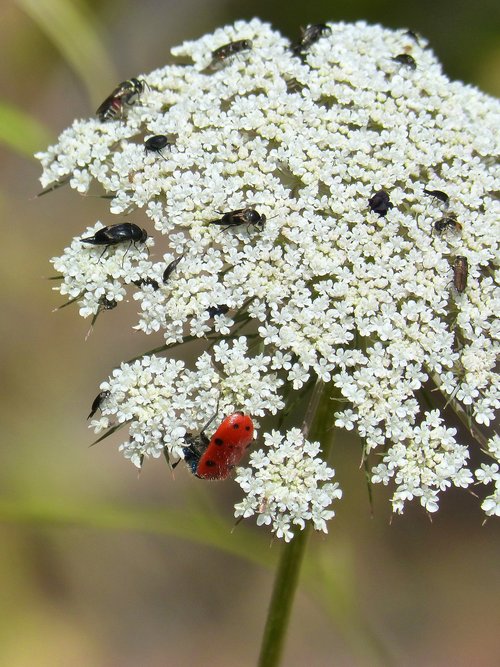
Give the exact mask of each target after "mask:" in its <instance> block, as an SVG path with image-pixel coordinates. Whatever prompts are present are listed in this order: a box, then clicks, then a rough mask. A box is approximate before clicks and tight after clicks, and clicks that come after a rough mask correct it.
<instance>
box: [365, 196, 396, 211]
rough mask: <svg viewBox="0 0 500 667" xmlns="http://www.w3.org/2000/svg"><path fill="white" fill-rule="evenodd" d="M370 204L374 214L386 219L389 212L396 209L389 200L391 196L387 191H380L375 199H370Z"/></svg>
mask: <svg viewBox="0 0 500 667" xmlns="http://www.w3.org/2000/svg"><path fill="white" fill-rule="evenodd" d="M368 204H369V206H370V208H371V210H372V211H373V212H374V213H378V214H379V215H380V216H381V217H385V216H386V215H387V212H388V211H389V210H390V209H391V208H394V204H393V203H392V202H391V201H390V200H389V195H388V194H387V192H386V191H385V190H379V191H378V192H376V193H375V194H374V195H373V197H370V199H369V200H368Z"/></svg>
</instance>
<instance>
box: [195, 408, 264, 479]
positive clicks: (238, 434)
mask: <svg viewBox="0 0 500 667" xmlns="http://www.w3.org/2000/svg"><path fill="white" fill-rule="evenodd" d="M212 419H213V418H212ZM212 419H211V420H210V421H212ZM208 424H210V422H208ZM208 424H207V425H206V426H205V427H204V429H203V430H202V431H201V433H200V435H199V436H193V435H191V434H190V433H186V442H187V445H188V446H187V447H184V460H185V461H186V463H187V464H188V466H189V467H190V468H191V471H192V473H193V474H194V475H196V477H200V478H201V479H226V478H227V477H229V475H230V473H231V471H232V469H233V468H234V467H235V466H236V465H237V464H238V463H239V461H240V460H241V457H242V456H243V454H244V453H245V450H246V449H247V447H249V446H250V444H251V443H252V440H253V422H252V420H251V419H250V417H249V416H248V415H245V414H244V413H243V412H233V414H232V415H229V416H228V417H226V418H225V419H224V420H223V421H222V423H221V425H220V426H219V428H218V429H217V430H216V431H215V433H214V434H213V436H212V437H211V438H210V440H209V439H208V437H207V436H206V435H205V429H206V428H207V426H208Z"/></svg>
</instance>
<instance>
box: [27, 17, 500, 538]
mask: <svg viewBox="0 0 500 667" xmlns="http://www.w3.org/2000/svg"><path fill="white" fill-rule="evenodd" d="M328 28H329V29H325V30H323V31H321V32H320V34H319V35H318V38H317V40H316V41H313V43H312V44H311V45H308V46H307V48H300V49H299V48H295V49H293V48H291V45H290V43H289V41H288V40H287V39H285V38H284V37H282V36H281V35H280V34H278V33H277V32H275V31H273V30H272V29H271V28H270V26H269V25H267V24H265V23H262V22H260V21H258V20H256V19H254V20H252V21H250V22H243V21H241V22H237V23H235V24H234V25H232V26H227V27H224V28H221V29H219V30H217V31H215V33H214V34H211V35H206V36H204V37H202V38H201V39H199V40H197V41H194V42H186V43H185V44H183V45H182V46H180V47H177V48H175V49H173V50H172V53H173V54H174V55H175V56H176V57H178V58H180V59H182V64H175V65H169V66H166V67H164V68H161V69H158V70H156V71H154V72H151V73H150V74H147V75H141V76H140V77H139V80H140V81H141V82H144V85H142V88H143V90H142V92H141V93H140V95H139V96H138V97H137V96H136V97H134V99H131V100H130V104H123V108H121V109H120V112H121V113H120V114H117V116H116V119H115V120H107V121H105V122H102V121H100V120H99V119H98V118H90V119H85V120H78V121H75V123H74V124H73V126H72V127H71V128H69V129H68V130H66V131H65V132H63V133H62V135H61V137H60V138H59V142H58V144H57V145H55V146H53V147H51V148H49V149H48V151H47V152H45V153H42V154H40V155H39V158H40V159H41V161H42V164H43V167H44V172H43V176H42V179H41V180H42V184H43V186H44V187H46V186H49V187H50V186H53V185H54V184H57V183H64V182H67V181H68V180H69V183H70V185H71V187H73V188H75V189H76V190H77V191H78V192H81V193H85V192H86V191H87V190H88V189H89V188H90V186H91V184H92V183H97V184H99V185H100V186H102V188H103V189H104V191H105V192H106V193H107V194H108V195H112V199H111V212H112V213H114V214H128V213H132V212H134V211H135V213H134V217H135V222H136V223H137V224H139V223H138V219H139V216H140V213H139V211H143V215H142V218H143V217H144V214H145V216H147V218H149V219H150V221H151V223H152V224H150V225H149V227H154V229H155V230H156V234H155V233H154V232H152V230H151V229H149V230H148V233H149V234H150V236H154V248H153V240H152V239H148V241H147V243H146V244H143V245H140V246H137V244H135V245H134V244H133V245H132V247H127V246H125V245H122V246H120V247H118V246H113V247H110V248H108V249H106V251H105V253H104V254H103V255H102V257H100V258H99V255H100V254H101V253H102V250H101V248H98V247H94V246H93V247H84V244H82V243H81V241H80V238H81V237H79V238H78V239H75V240H74V241H73V243H72V244H71V246H70V247H69V248H68V249H67V250H66V251H65V253H64V254H63V256H62V257H60V258H56V259H54V260H53V263H54V265H55V267H56V269H57V270H58V271H59V272H60V274H61V276H62V282H61V284H60V288H59V289H60V291H61V293H62V294H65V295H68V296H69V297H70V299H78V300H79V304H80V309H81V314H82V315H84V316H85V315H90V314H94V315H95V313H96V312H98V311H99V309H100V308H101V307H102V305H103V299H108V300H114V301H116V302H119V301H121V300H123V299H124V298H126V295H127V294H130V293H132V294H133V297H134V299H135V300H136V301H137V304H138V308H139V319H138V322H137V325H136V328H138V329H140V330H142V331H143V332H145V333H146V334H151V333H153V332H158V331H161V332H162V334H163V337H164V341H165V349H169V348H170V347H172V346H174V345H176V344H178V343H181V342H184V341H186V340H191V339H192V338H199V339H208V341H209V344H208V351H207V353H205V354H204V355H202V356H201V357H200V359H199V360H198V362H197V370H196V371H189V370H188V369H187V368H186V367H184V366H180V365H179V363H180V362H174V361H173V360H168V359H160V358H155V357H147V358H143V359H142V360H140V361H137V362H135V363H133V364H124V365H122V367H121V369H120V370H119V371H116V372H115V374H114V375H113V376H112V378H111V379H110V380H109V382H107V383H104V384H103V385H102V388H103V390H106V391H108V390H109V392H110V394H109V398H108V399H106V401H105V402H104V404H103V417H102V419H100V420H95V421H94V422H93V425H94V426H95V427H96V428H97V430H99V429H104V428H107V427H109V426H112V425H113V424H114V423H117V422H127V423H128V424H129V429H130V442H126V443H124V444H123V445H122V449H123V451H124V454H125V455H126V456H128V457H129V458H131V459H132V460H133V461H134V462H135V463H136V464H139V463H140V462H141V461H142V459H143V457H145V456H158V455H159V454H160V453H162V452H164V451H165V452H167V453H169V454H170V455H182V447H183V436H184V433H185V429H186V428H187V427H188V425H189V428H192V425H193V424H195V425H197V426H199V427H201V425H202V423H203V421H204V420H205V419H206V417H207V415H208V416H210V415H209V413H210V410H212V411H213V410H215V408H216V405H217V401H220V404H219V412H220V413H221V415H222V414H228V410H231V409H244V410H246V411H247V412H248V413H249V414H251V415H252V416H257V417H258V416H260V415H266V414H268V413H271V414H274V413H275V412H276V411H277V410H281V409H282V407H283V406H284V405H287V406H289V405H290V404H291V403H293V402H294V401H296V397H297V395H298V392H300V391H303V390H305V389H307V388H308V387H309V385H310V384H311V383H313V382H314V381H315V380H316V379H318V378H319V379H320V380H322V381H323V382H325V383H327V384H330V388H332V387H334V388H335V391H336V392H337V397H338V400H339V401H343V402H344V403H345V407H344V405H342V408H344V409H340V410H339V403H338V402H337V403H332V423H333V422H334V423H335V424H336V425H337V426H338V427H341V428H345V429H348V430H353V429H355V430H356V431H357V432H358V434H359V435H360V436H361V438H362V439H363V442H364V451H365V454H366V456H368V455H369V454H370V453H371V452H373V451H374V450H376V454H377V455H379V456H378V465H376V466H375V467H374V468H373V473H372V480H373V482H382V483H384V484H387V483H389V482H390V481H392V482H394V483H395V484H396V489H395V493H394V496H393V507H394V510H395V511H397V512H401V511H403V507H404V505H405V502H406V501H407V500H409V499H412V498H414V497H418V498H419V499H420V502H421V503H422V505H423V506H424V507H425V508H426V509H427V510H428V511H435V510H436V509H437V507H438V501H439V495H440V493H441V492H442V491H443V490H445V489H446V488H448V487H449V486H450V485H454V486H461V487H467V486H468V485H470V484H471V483H472V474H471V472H470V470H469V469H468V467H467V466H468V460H469V451H468V447H467V445H466V443H464V442H461V441H460V438H459V436H458V435H457V432H456V431H455V430H454V429H450V428H447V427H446V426H445V424H444V420H443V416H442V413H441V412H440V411H439V410H437V409H431V410H428V409H427V408H426V407H425V404H424V403H423V402H422V401H421V398H422V392H424V391H425V392H427V391H428V390H429V388H430V387H432V386H434V387H436V388H438V389H439V390H440V391H441V392H442V394H444V395H445V397H446V399H447V400H448V401H449V403H450V405H451V406H452V407H453V408H454V409H455V410H456V411H457V413H458V414H459V416H460V418H461V420H462V422H463V423H464V425H465V426H466V427H467V428H466V430H468V431H469V432H471V433H472V434H473V435H475V436H477V439H478V440H479V442H481V444H482V445H483V447H484V445H485V443H486V441H487V436H486V435H485V434H483V433H482V432H481V431H480V429H481V428H486V427H488V426H489V425H490V424H492V422H493V418H494V412H495V410H496V409H497V408H498V405H499V392H498V381H497V376H496V375H495V363H496V358H497V350H498V348H497V340H498V319H497V313H498V312H499V310H500V299H499V291H498V288H497V286H496V283H495V275H496V274H495V271H496V270H497V251H498V240H499V235H498V232H499V228H498V214H499V211H500V205H499V202H498V198H497V193H498V190H499V189H500V188H499V178H498V175H499V174H498V161H497V158H498V152H499V146H498V143H499V142H498V127H499V121H500V106H499V104H498V102H497V101H495V100H493V99H491V98H489V97H487V96H486V95H483V94H481V93H480V92H478V91H477V90H476V89H474V88H472V87H470V86H466V85H463V84H462V83H457V82H450V81H449V80H448V79H447V77H446V76H445V75H444V74H443V72H442V70H441V67H440V65H439V63H438V62H437V61H436V58H435V56H434V54H433V53H432V51H431V50H430V49H429V48H427V45H426V43H425V41H424V40H422V39H421V38H416V36H415V35H414V34H413V33H409V32H407V31H403V30H400V31H389V30H386V29H384V28H382V27H380V26H368V25H366V24H363V23H358V24H354V25H346V24H342V23H341V24H330V25H329V26H328ZM239 40H245V44H246V46H245V48H244V49H236V48H235V49H233V50H234V53H233V54H232V55H229V56H228V57H227V58H224V59H222V60H220V62H217V63H214V54H213V52H214V51H216V50H217V49H219V48H220V47H222V46H224V45H226V44H228V43H230V42H236V41H239ZM249 43H251V44H250V46H248V44H249ZM250 47H251V48H250ZM230 51H231V50H230ZM236 51H239V52H236ZM156 135H165V136H168V138H169V142H170V143H173V144H174V145H172V146H168V147H167V148H165V150H162V152H161V154H159V153H157V152H154V151H150V150H145V147H144V140H145V139H147V138H149V137H151V136H156ZM248 211H250V213H248ZM127 220H128V218H127ZM106 224H109V223H106ZM143 224H144V225H145V226H146V227H147V226H148V225H147V223H144V222H141V223H140V225H141V226H142V225H143ZM100 227H102V223H98V225H96V226H95V227H92V228H89V229H87V230H86V232H85V233H84V234H82V236H83V237H84V236H88V235H89V234H93V233H95V232H96V231H97V230H98V229H99V228H100ZM162 237H163V239H162ZM153 252H155V253H158V254H153ZM457 257H459V258H464V261H462V260H460V261H459V262H458V263H457ZM458 264H460V265H461V267H462V269H461V274H460V275H458V269H457V268H456V267H457V266H458ZM454 267H455V268H454ZM238 337H239V338H238ZM200 363H201V364H202V366H201V367H200V366H199V364H200ZM266 438H271V436H266V435H265V434H264V441H265V442H266V443H270V440H268V439H266ZM301 438H302V436H301V435H300V434H299V433H298V432H297V431H295V430H293V429H292V430H291V431H289V432H288V433H287V434H285V435H280V436H277V435H273V436H272V438H271V440H272V443H273V448H272V449H270V450H269V454H266V453H263V454H262V455H259V456H257V455H254V456H253V457H252V459H251V465H252V466H253V467H254V469H255V472H254V473H250V472H248V471H247V472H246V473H245V474H243V473H241V474H240V476H239V477H238V479H239V481H240V483H243V484H244V489H245V490H246V491H247V493H249V494H250V495H249V496H248V497H247V500H246V501H244V502H243V503H242V506H241V507H243V506H244V507H245V508H246V509H245V511H246V512H247V513H248V511H250V510H249V508H253V511H255V502H264V504H266V503H267V505H266V508H267V509H266V510H265V511H262V512H261V513H260V514H259V516H260V517H261V518H260V520H262V517H266V520H267V518H268V517H269V520H270V521H272V522H273V529H274V530H276V532H277V533H279V534H280V535H283V536H284V537H285V538H287V536H289V535H290V526H291V525H293V524H295V525H300V521H302V519H304V520H306V518H305V517H306V514H307V512H310V517H309V518H310V519H311V520H312V521H313V522H314V523H315V525H316V527H319V528H320V529H323V528H324V523H322V521H323V520H324V518H325V517H326V515H325V513H324V512H325V511H326V510H321V511H320V510H319V509H318V507H323V508H324V507H326V506H327V505H328V503H326V501H325V495H328V494H329V497H330V500H333V499H334V498H336V497H337V495H338V492H337V489H336V487H335V485H333V486H332V485H329V483H327V484H324V485H323V486H321V494H323V495H322V496H321V498H320V499H319V500H318V497H317V496H315V499H314V500H313V499H309V500H307V501H305V500H304V502H305V503H306V504H305V505H304V506H303V505H302V504H301V502H302V501H301V500H300V499H296V500H293V502H292V501H289V499H287V500H286V502H285V501H283V502H281V501H279V500H278V499H276V498H274V496H272V494H271V493H270V492H269V489H268V486H266V485H267V484H268V483H269V481H268V480H267V478H264V476H263V475H264V472H263V470H267V471H268V473H269V475H270V479H273V480H274V479H276V476H275V475H279V472H278V470H277V467H279V462H280V461H281V462H282V464H283V465H284V466H285V467H286V465H288V463H286V462H289V461H290V460H295V461H297V457H299V458H300V451H301V449H300V447H299V448H298V449H293V455H292V453H291V452H292V450H291V449H289V448H290V447H291V448H295V447H296V446H297V443H304V441H303V440H302V439H301ZM490 442H492V441H490ZM269 446H270V444H269ZM311 446H312V445H311ZM281 448H282V449H283V450H284V452H285V453H281V454H280V453H279V452H280V449H281ZM485 451H486V452H487V454H488V455H489V456H490V457H492V458H493V459H495V460H496V461H498V459H499V455H498V447H495V446H491V447H486V448H485ZM271 452H273V453H272V454H271ZM286 452H288V453H286ZM302 455H303V461H304V466H305V467H304V470H306V471H309V473H310V475H311V478H312V479H313V481H312V487H314V488H319V487H317V486H316V482H315V481H314V480H316V481H321V482H323V478H322V477H321V476H320V477H317V475H321V474H322V473H320V467H319V468H317V467H315V465H312V464H311V466H310V467H307V466H308V464H307V461H309V463H311V461H310V457H315V456H316V453H313V454H311V452H309V451H308V450H307V448H306V447H305V445H304V449H303V450H302ZM380 455H381V456H382V460H381V462H380ZM266 457H267V458H266ZM280 457H281V458H280ZM311 460H313V461H316V460H317V459H314V458H313V459H311ZM263 461H266V465H265V467H264V468H263V467H262V466H263ZM297 465H298V463H297ZM494 465H495V464H494ZM494 465H493V467H491V466H490V467H488V466H486V467H484V468H482V470H483V472H482V473H478V474H477V475H478V479H479V481H483V482H485V481H488V482H489V483H493V482H494V483H497V484H498V478H497V477H496V476H495V475H497V471H496V468H494ZM275 468H276V470H275ZM284 469H285V468H284ZM265 474H267V473H265ZM301 474H302V473H301ZM303 474H304V478H303V479H304V483H306V485H307V482H306V478H305V473H303ZM245 485H246V486H245ZM283 488H286V489H287V493H288V492H290V493H291V491H290V488H289V486H287V484H286V480H284V487H283ZM325 489H326V490H325ZM280 493H281V492H280ZM315 493H316V492H315ZM317 493H319V491H317ZM290 497H291V496H290ZM254 498H255V499H256V500H255V501H254ZM272 498H274V500H272ZM495 498H496V496H495V497H494V496H490V497H489V498H488V499H487V500H486V501H484V504H483V508H484V509H485V511H486V513H487V514H493V513H495V512H497V513H498V499H496V500H495ZM324 501H325V502H324ZM280 502H281V504H280ZM245 503H246V504H245ZM308 503H309V504H308ZM315 503H317V504H315ZM495 503H496V504H495ZM297 507H299V509H297ZM305 507H307V508H308V509H307V510H304V508H305ZM271 508H273V509H271ZM495 508H496V509H495ZM238 511H239V512H240V513H241V510H238ZM271 512H272V513H273V514H272V518H271ZM295 512H297V513H296V514H295ZM315 512H318V514H315ZM278 517H280V518H279V521H278ZM314 517H317V518H314ZM321 517H322V518H321ZM278 523H280V525H281V526H282V528H279V529H278V528H277V525H278Z"/></svg>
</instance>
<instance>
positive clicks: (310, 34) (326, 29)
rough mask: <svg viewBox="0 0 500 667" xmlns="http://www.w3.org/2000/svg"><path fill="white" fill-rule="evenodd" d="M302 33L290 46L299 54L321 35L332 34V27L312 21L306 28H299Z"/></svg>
mask: <svg viewBox="0 0 500 667" xmlns="http://www.w3.org/2000/svg"><path fill="white" fill-rule="evenodd" d="M301 32H302V35H301V36H300V39H299V41H298V42H297V43H296V44H294V45H293V46H292V51H293V52H294V53H295V54H297V55H298V54H300V53H302V52H303V51H307V49H308V48H309V47H310V46H312V45H313V44H315V43H316V42H317V41H318V40H319V39H321V37H325V36H326V35H331V34H332V29H331V28H330V26H327V25H326V24H325V23H314V24H312V25H308V26H307V28H306V29H305V30H304V28H301Z"/></svg>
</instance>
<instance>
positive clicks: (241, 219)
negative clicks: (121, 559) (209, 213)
mask: <svg viewBox="0 0 500 667" xmlns="http://www.w3.org/2000/svg"><path fill="white" fill-rule="evenodd" d="M265 222H266V216H265V215H261V214H260V213H258V212H257V211H256V210H255V209H254V208H239V209H237V210H236V211H229V212H228V213H224V214H223V215H222V218H219V219H218V220H210V224H211V225H221V226H222V225H225V229H229V227H237V226H238V225H245V224H247V225H255V226H256V227H260V228H261V229H262V228H263V227H264V224H265Z"/></svg>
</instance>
